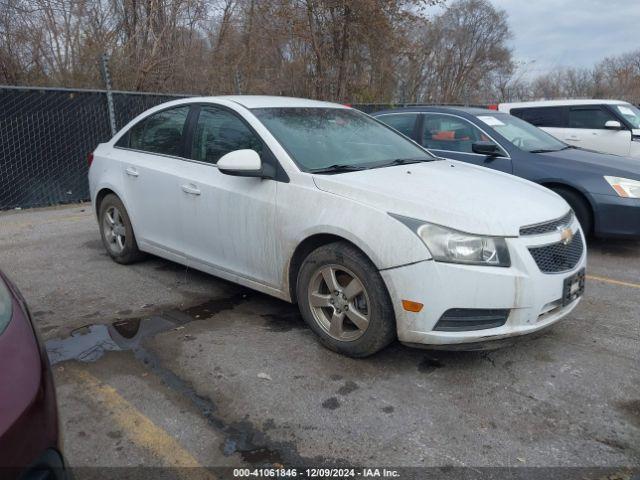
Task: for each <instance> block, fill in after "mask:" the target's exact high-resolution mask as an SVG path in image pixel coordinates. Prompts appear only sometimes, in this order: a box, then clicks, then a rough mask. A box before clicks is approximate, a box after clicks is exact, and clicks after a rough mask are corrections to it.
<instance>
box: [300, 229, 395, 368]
mask: <svg viewBox="0 0 640 480" xmlns="http://www.w3.org/2000/svg"><path fill="white" fill-rule="evenodd" d="M327 279H329V280H328V281H327ZM335 282H337V283H335ZM353 282H356V283H353ZM357 282H359V283H357ZM330 284H332V288H329V286H330ZM336 292H338V293H337V294H336ZM358 292H359V293H358ZM296 296H297V300H298V306H299V308H300V312H301V313H302V317H303V318H304V319H305V321H306V322H307V324H308V325H309V327H310V328H311V330H313V331H314V332H315V333H316V335H318V337H319V339H320V342H321V343H322V344H323V345H324V346H326V347H327V348H329V349H330V350H333V351H335V352H338V353H341V354H343V355H347V356H349V357H356V358H360V357H366V356H369V355H372V354H374V353H376V352H378V351H380V350H382V349H383V348H384V347H386V346H387V345H389V344H390V343H391V342H392V341H393V340H394V339H395V338H396V323H395V315H394V312H393V306H392V304H391V299H390V297H389V293H388V291H387V288H386V286H385V284H384V281H383V280H382V277H381V276H380V273H379V272H378V270H377V269H376V268H375V266H374V265H373V263H371V261H370V260H369V259H368V258H367V256H366V255H364V254H363V253H362V252H361V251H360V250H358V249H357V248H355V247H353V246H352V245H350V244H348V243H346V242H335V243H330V244H327V245H323V246H321V247H319V248H318V249H316V250H314V251H313V252H311V253H310V254H309V256H308V257H307V258H306V259H305V260H304V262H303V264H302V266H301V267H300V271H299V272H298V278H297V282H296ZM340 318H342V320H340ZM363 319H364V320H366V322H365V321H364V320H363Z"/></svg>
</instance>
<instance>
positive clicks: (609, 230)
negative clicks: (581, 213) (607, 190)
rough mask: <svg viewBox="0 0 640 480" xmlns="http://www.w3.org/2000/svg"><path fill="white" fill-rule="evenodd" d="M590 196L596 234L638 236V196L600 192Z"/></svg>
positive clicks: (639, 234) (639, 207)
mask: <svg viewBox="0 0 640 480" xmlns="http://www.w3.org/2000/svg"><path fill="white" fill-rule="evenodd" d="M592 196H593V200H594V203H595V234H596V235H597V236H599V237H621V238H625V237H626V238H640V198H622V197H618V196H616V195H600V194H593V195H592Z"/></svg>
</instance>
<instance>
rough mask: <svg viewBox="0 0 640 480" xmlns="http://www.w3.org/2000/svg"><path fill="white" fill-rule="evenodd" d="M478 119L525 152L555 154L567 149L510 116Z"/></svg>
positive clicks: (479, 116) (492, 115) (491, 116)
mask: <svg viewBox="0 0 640 480" xmlns="http://www.w3.org/2000/svg"><path fill="white" fill-rule="evenodd" d="M478 119H479V120H480V121H482V122H484V123H485V124H487V125H489V126H490V127H491V128H493V129H494V130H495V131H496V132H498V133H499V134H500V135H502V136H503V137H504V138H506V139H507V140H508V141H509V142H511V143H512V144H513V145H515V146H516V147H518V148H520V149H521V150H525V151H527V152H556V151H558V150H564V149H565V148H568V147H567V145H566V144H565V143H562V142H561V141H560V140H557V139H556V138H555V137H552V136H551V135H549V134H548V133H547V132H544V131H543V130H540V129H539V128H538V127H534V126H533V125H531V124H530V123H527V122H525V121H524V120H520V119H519V118H517V117H513V116H511V115H507V114H504V113H498V114H487V115H478Z"/></svg>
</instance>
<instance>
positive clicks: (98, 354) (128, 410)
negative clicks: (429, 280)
mask: <svg viewBox="0 0 640 480" xmlns="http://www.w3.org/2000/svg"><path fill="white" fill-rule="evenodd" d="M0 268H2V269H3V270H4V271H5V272H6V273H7V274H8V275H9V276H10V277H11V278H12V279H13V280H14V281H15V283H16V284H17V285H18V287H19V288H20V289H21V290H22V292H23V294H24V296H25V297H26V298H27V300H28V302H29V304H30V307H31V311H32V314H33V317H34V318H35V322H36V323H37V326H38V328H39V330H40V332H41V335H42V337H43V338H44V339H45V340H46V341H47V348H48V350H49V353H50V358H51V359H52V361H53V362H54V363H55V367H54V371H55V376H56V380H57V387H58V396H59V407H60V411H61V416H62V423H63V430H64V444H65V449H66V455H67V457H68V460H69V462H70V464H71V465H72V466H75V467H82V466H100V465H104V466H136V465H140V464H144V465H153V466H176V465H180V466H198V465H204V466H246V465H263V464H285V465H286V464H295V465H303V464H306V465H316V466H318V465H320V464H326V463H329V464H342V463H346V464H354V465H360V466H364V465H385V466H395V467H398V466H416V467H422V466H439V467H445V466H447V467H448V466H454V467H456V466H467V467H474V468H476V467H482V466H490V465H491V466H513V467H517V466H518V467H521V466H546V467H549V466H565V467H574V466H581V467H592V466H608V467H616V468H618V467H619V468H621V469H624V468H625V467H634V466H635V467H638V466H640V368H639V367H640V304H639V302H638V300H639V299H640V242H629V241H624V242H623V241H593V242H592V244H591V245H590V247H589V267H588V272H587V273H588V275H589V277H588V283H587V293H586V295H585V297H584V299H583V301H582V303H581V305H580V306H579V307H578V309H577V310H576V311H575V312H574V313H573V314H571V315H570V316H569V317H568V318H566V319H565V320H563V321H562V322H561V323H559V324H558V325H557V326H555V327H554V328H552V329H551V330H548V331H546V332H545V333H544V334H543V335H542V336H539V337H538V338H534V339H527V340H526V341H521V342H519V343H517V344H516V345H513V346H510V347H507V348H503V349H500V350H494V351H488V352H441V351H427V350H417V349H411V348H408V347H404V346H402V345H399V344H395V345H392V346H391V347H390V348H388V349H386V350H385V351H383V352H382V353H380V354H378V355H375V356H373V357H370V358H367V359H364V360H353V359H349V358H346V357H342V356H340V355H337V354H334V353H332V352H330V351H327V350H326V349H324V348H322V347H321V346H320V345H319V344H318V343H317V342H316V340H315V338H314V336H313V335H312V333H311V332H310V331H309V330H308V329H307V328H306V326H305V324H304V323H303V321H302V319H301V317H300V316H299V314H298V312H297V308H296V307H295V306H291V305H289V304H287V303H284V302H282V301H279V300H276V299H273V298H270V297H268V296H265V295H262V294H259V293H256V292H252V291H250V290H246V289H244V288H241V287H239V286H236V285H233V284H231V283H228V282H225V281H222V280H219V279H217V278H214V277H211V276H208V275H205V274H201V273H199V272H197V271H193V270H188V269H185V267H182V266H180V265H177V264H174V263H171V262H167V261H165V260H162V259H158V258H149V259H148V260H147V261H145V262H142V263H139V264H136V265H134V266H128V267H126V266H121V265H118V264H116V263H114V262H112V261H111V260H110V259H109V257H108V256H107V255H106V253H105V251H104V249H103V247H102V244H101V242H100V238H99V233H98V229H97V224H96V222H95V218H94V216H93V212H92V210H91V208H90V206H89V205H74V206H69V207H64V208H51V209H41V210H32V211H23V212H9V213H2V214H0ZM621 478H622V477H621Z"/></svg>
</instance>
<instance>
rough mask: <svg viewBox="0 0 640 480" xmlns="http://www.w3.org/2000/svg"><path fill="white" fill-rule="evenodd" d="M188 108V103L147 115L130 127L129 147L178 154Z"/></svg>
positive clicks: (165, 153)
mask: <svg viewBox="0 0 640 480" xmlns="http://www.w3.org/2000/svg"><path fill="white" fill-rule="evenodd" d="M189 108H190V107H189V106H188V105H186V106H182V107H177V108H171V109H169V110H163V111H161V112H158V113H155V114H153V115H151V116H149V117H147V118H146V119H145V120H143V121H141V122H140V123H138V124H137V125H135V126H134V127H132V128H131V130H130V133H129V147H130V148H134V149H136V150H144V151H145V152H152V153H162V154H164V155H175V156H179V155H180V154H181V150H182V148H181V147H182V132H183V131H184V125H185V122H186V120H187V115H189Z"/></svg>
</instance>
